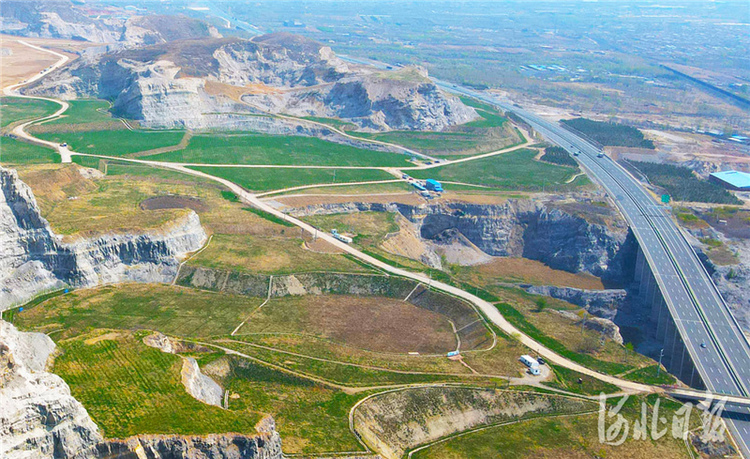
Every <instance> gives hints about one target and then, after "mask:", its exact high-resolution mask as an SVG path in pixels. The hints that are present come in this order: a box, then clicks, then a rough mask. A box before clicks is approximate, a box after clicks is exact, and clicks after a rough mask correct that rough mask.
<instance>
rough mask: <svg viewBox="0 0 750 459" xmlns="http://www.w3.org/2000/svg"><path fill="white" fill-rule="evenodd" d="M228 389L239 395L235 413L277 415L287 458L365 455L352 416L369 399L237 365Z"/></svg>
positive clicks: (258, 367) (233, 402) (250, 365)
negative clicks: (289, 455)
mask: <svg viewBox="0 0 750 459" xmlns="http://www.w3.org/2000/svg"><path fill="white" fill-rule="evenodd" d="M227 389H228V390H229V391H231V392H232V393H236V394H238V395H239V398H235V399H230V403H229V408H230V409H232V410H238V411H245V410H251V411H261V412H264V413H269V414H271V415H272V416H273V417H274V419H275V420H276V427H277V429H278V431H279V433H280V434H281V437H282V438H283V445H284V447H283V448H284V452H285V453H308V454H311V453H322V452H329V451H361V450H362V447H361V446H360V445H359V443H358V442H357V440H356V438H355V437H354V435H353V434H352V433H351V431H350V430H349V422H348V417H347V415H348V413H349V410H350V409H351V407H352V406H353V405H354V404H355V403H356V402H357V401H358V400H359V399H361V398H363V397H365V396H366V395H367V393H362V394H357V395H348V394H346V393H344V392H343V391H340V390H336V389H330V388H328V387H325V386H321V385H319V384H315V383H314V382H312V381H310V380H307V379H304V378H300V377H297V376H294V375H290V374H288V373H284V372H281V371H279V370H275V369H272V368H269V367H267V366H264V365H259V364H257V363H253V362H250V361H246V360H241V359H237V358H233V359H232V377H231V378H230V379H229V381H228V383H227Z"/></svg>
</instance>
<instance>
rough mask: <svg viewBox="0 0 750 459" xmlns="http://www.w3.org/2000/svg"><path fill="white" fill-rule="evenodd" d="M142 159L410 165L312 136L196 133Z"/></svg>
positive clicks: (401, 159) (400, 159) (397, 156)
mask: <svg viewBox="0 0 750 459" xmlns="http://www.w3.org/2000/svg"><path fill="white" fill-rule="evenodd" d="M143 159H148V160H154V161H173V162H182V163H199V164H278V165H294V166H305V165H316V166H381V167H386V166H387V167H404V166H409V165H411V164H410V163H409V162H408V161H407V160H408V159H409V157H408V156H406V155H402V154H399V153H389V152H380V151H373V150H365V149H362V148H355V147H351V146H348V145H341V144H338V143H333V142H327V141H325V140H321V139H318V138H314V137H300V136H282V135H262V134H224V135H222V134H210V135H196V136H194V137H193V138H191V139H190V142H189V144H188V145H187V147H186V148H185V149H183V150H177V151H172V152H168V153H161V154H156V155H151V156H146V157H144V158H143Z"/></svg>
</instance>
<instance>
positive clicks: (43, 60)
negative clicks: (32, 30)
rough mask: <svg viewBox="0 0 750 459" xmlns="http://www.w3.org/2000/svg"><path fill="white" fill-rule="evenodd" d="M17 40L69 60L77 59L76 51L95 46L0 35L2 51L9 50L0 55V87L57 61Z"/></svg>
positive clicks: (50, 55)
mask: <svg viewBox="0 0 750 459" xmlns="http://www.w3.org/2000/svg"><path fill="white" fill-rule="evenodd" d="M18 40H23V41H25V42H27V43H30V44H32V45H36V46H41V47H43V48H49V49H52V50H54V51H57V52H59V53H63V54H65V55H67V56H68V57H69V58H70V59H71V60H72V59H75V58H77V57H78V56H77V55H76V54H75V52H76V51H79V50H81V49H85V48H88V47H91V46H96V44H95V43H89V42H82V41H75V40H56V39H51V38H49V39H46V38H28V37H14V36H11V35H0V42H1V43H2V45H0V46H1V47H2V48H3V49H6V50H9V51H5V52H4V53H3V55H2V59H0V85H2V87H5V86H10V85H13V84H16V83H20V82H21V81H23V80H25V79H27V78H29V77H31V76H34V75H36V74H37V73H39V72H41V71H42V70H44V69H46V68H47V67H49V66H50V65H52V64H54V63H55V62H57V61H58V59H59V58H58V57H57V56H54V55H53V54H50V53H47V52H44V51H39V50H36V49H34V48H30V47H28V46H26V45H22V44H21V43H19V42H18Z"/></svg>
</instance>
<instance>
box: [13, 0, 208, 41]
mask: <svg viewBox="0 0 750 459" xmlns="http://www.w3.org/2000/svg"><path fill="white" fill-rule="evenodd" d="M0 12H1V13H2V14H1V16H2V21H0V31H2V32H3V33H9V34H14V35H21V36H25V37H42V38H66V39H74V40H86V41H90V42H93V43H114V42H119V43H122V44H123V45H125V46H138V45H151V44H155V43H165V42H168V41H174V40H185V39H196V38H207V37H213V38H216V37H220V36H221V35H220V34H219V33H218V32H217V30H216V28H215V27H213V26H210V25H209V24H207V23H205V22H203V21H200V20H198V19H193V18H189V17H187V16H183V15H170V16H161V15H150V16H132V17H129V18H122V17H107V18H99V17H97V18H92V17H89V16H88V15H86V14H85V12H82V11H80V10H79V9H78V7H77V6H76V5H73V4H72V3H71V2H70V1H66V0H44V1H34V0H20V1H19V0H6V1H3V2H2V5H1V6H0Z"/></svg>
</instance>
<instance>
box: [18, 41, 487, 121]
mask: <svg viewBox="0 0 750 459" xmlns="http://www.w3.org/2000/svg"><path fill="white" fill-rule="evenodd" d="M142 35H143V34H142ZM399 72H401V73H399ZM399 72H375V71H374V69H370V68H365V67H362V66H350V65H348V64H347V63H345V62H344V61H342V60H341V59H339V58H338V57H336V55H335V54H334V53H333V51H331V49H330V48H328V47H326V46H323V45H321V44H319V43H317V42H314V41H312V40H309V39H306V38H303V37H299V36H294V35H290V34H271V35H265V36H261V37H257V38H255V39H254V40H252V41H250V40H243V39H240V38H226V39H221V38H209V39H201V40H181V41H176V42H169V43H159V44H155V45H152V46H147V47H141V48H137V49H121V50H114V51H111V50H110V51H109V52H105V53H104V54H96V53H87V54H85V55H84V57H83V58H81V59H78V60H76V61H75V62H73V63H72V64H71V65H69V66H66V67H65V68H63V69H60V70H57V71H56V72H54V73H52V74H50V75H49V76H48V77H46V78H44V79H42V80H40V81H39V82H36V83H34V84H33V85H31V87H30V88H28V89H27V90H26V92H27V93H29V94H45V95H53V96H56V97H61V98H74V97H99V98H103V99H109V100H113V101H114V102H113V111H114V112H115V113H117V114H118V115H121V116H123V117H127V118H132V119H137V120H140V121H141V122H142V124H144V125H146V126H149V127H156V128H161V127H176V126H179V127H183V126H184V127H189V128H192V129H200V128H210V127H214V128H224V129H237V128H238V127H243V128H245V129H254V130H258V131H261V132H269V133H277V132H274V131H275V130H279V129H281V130H284V129H288V125H289V124H290V123H289V121H285V120H279V119H277V118H272V117H265V118H264V117H260V120H259V119H258V118H259V117H256V116H250V115H257V114H258V112H259V111H262V112H272V113H281V112H283V113H288V114H292V115H298V116H307V115H312V116H323V117H340V118H343V119H346V120H349V121H351V122H353V123H356V124H358V125H359V126H361V127H363V128H368V129H371V130H388V129H407V130H410V129H418V130H425V129H430V130H441V129H443V128H445V127H448V126H451V125H455V124H461V123H465V122H467V121H470V120H472V119H474V118H475V117H476V112H475V111H474V109H473V108H470V107H467V106H465V105H464V104H463V103H462V102H461V101H460V100H459V99H458V98H456V97H454V96H452V95H448V94H445V93H443V92H442V91H440V90H439V89H438V88H437V86H436V85H435V84H434V83H433V82H432V81H431V80H430V79H429V78H427V77H426V73H425V72H424V71H419V72H417V71H409V72H411V73H408V75H406V76H404V75H403V72H404V71H399ZM209 83H213V84H214V85H213V86H212V87H211V88H209V87H208V85H209ZM248 84H253V85H256V86H260V87H261V89H260V90H258V91H256V92H255V93H254V94H250V95H246V96H245V97H244V98H243V101H244V102H245V104H243V103H239V102H237V101H236V100H234V99H233V98H232V97H230V96H229V95H227V93H225V92H222V91H224V89H225V86H221V85H232V86H234V87H244V86H246V85H248ZM222 88H224V89H222ZM235 91H236V88H235ZM248 105H249V106H248ZM261 120H262V121H261ZM238 125H239V126H238ZM276 125H280V126H282V127H281V128H279V127H275V126H276ZM284 126H287V127H284ZM306 129H307V130H308V131H309V130H310V129H312V128H310V126H309V125H308V126H307V127H306ZM281 133H284V134H288V133H289V132H281ZM298 134H300V135H320V134H321V133H320V132H307V131H304V130H303V131H302V132H298Z"/></svg>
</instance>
